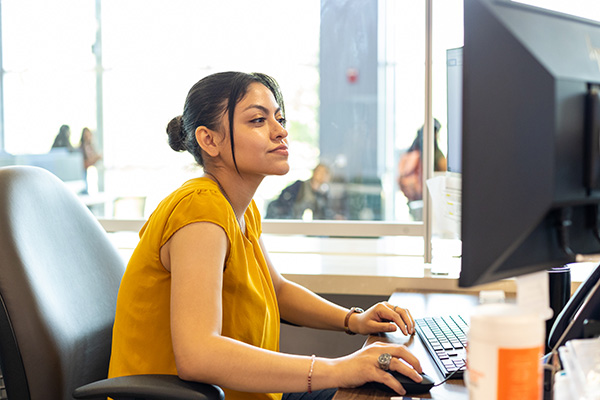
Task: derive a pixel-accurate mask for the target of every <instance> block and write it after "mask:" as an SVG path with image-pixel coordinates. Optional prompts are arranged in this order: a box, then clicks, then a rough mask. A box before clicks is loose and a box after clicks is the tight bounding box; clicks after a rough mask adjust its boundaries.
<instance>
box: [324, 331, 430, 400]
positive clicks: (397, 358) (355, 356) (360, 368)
mask: <svg viewBox="0 0 600 400" xmlns="http://www.w3.org/2000/svg"><path fill="white" fill-rule="evenodd" d="M384 353H389V354H391V355H392V361H391V362H390V366H389V369H390V370H394V371H397V372H400V373H401V374H403V375H406V376H408V377H409V378H410V379H412V380H414V381H415V382H421V381H422V380H423V378H422V377H421V375H420V374H422V373H423V369H422V368H421V364H420V363H419V360H418V359H417V358H416V357H415V356H414V355H413V354H412V353H411V352H410V351H409V350H408V349H407V348H406V346H403V345H395V344H389V343H382V342H376V343H373V344H371V345H369V346H366V347H364V348H362V349H360V350H358V351H356V352H354V353H352V354H350V355H348V356H345V357H341V358H337V359H335V360H334V361H335V362H336V364H337V365H336V368H335V369H336V373H339V375H338V378H339V381H340V383H339V387H343V388H355V387H358V386H361V385H364V384H365V383H367V382H380V383H383V384H385V385H387V386H389V387H390V388H392V389H393V390H395V391H396V392H397V393H398V394H400V395H404V394H406V391H405V390H404V388H403V387H402V385H401V384H400V383H399V382H398V381H397V380H396V378H394V377H393V376H392V375H391V374H389V373H387V372H386V371H385V370H383V369H381V368H380V367H379V362H378V358H379V356H380V355H382V354H384Z"/></svg>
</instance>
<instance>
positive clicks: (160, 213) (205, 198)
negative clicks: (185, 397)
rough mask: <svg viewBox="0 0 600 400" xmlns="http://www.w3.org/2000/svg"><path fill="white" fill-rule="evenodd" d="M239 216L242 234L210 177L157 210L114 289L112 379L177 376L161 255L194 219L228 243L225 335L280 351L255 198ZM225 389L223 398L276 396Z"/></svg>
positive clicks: (274, 396)
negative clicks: (205, 223) (243, 227)
mask: <svg viewBox="0 0 600 400" xmlns="http://www.w3.org/2000/svg"><path fill="white" fill-rule="evenodd" d="M244 218H245V221H246V235H244V234H243V233H242V232H241V230H240V228H239V225H238V223H237V221H236V218H235V214H234V213H233V209H232V208H231V206H230V205H229V203H228V202H227V200H226V199H225V197H224V196H223V195H222V194H221V192H220V191H219V188H218V186H217V185H216V184H215V183H214V182H213V181H211V180H210V179H207V178H197V179H192V180H190V181H188V182H186V183H185V184H184V185H183V186H182V187H180V188H179V189H178V190H176V191H175V192H173V193H172V194H171V195H169V196H168V197H167V198H165V199H164V200H163V201H162V202H161V203H160V204H159V205H158V207H157V209H156V210H155V211H154V213H153V214H152V215H151V216H150V218H149V220H148V221H147V222H146V224H145V225H144V227H143V228H142V230H141V231H140V242H139V244H138V246H137V248H136V249H135V251H134V252H133V255H132V256H131V259H130V261H129V264H128V265H127V270H126V272H125V275H124V276H123V280H122V282H121V287H120V289H119V295H118V300H117V312H116V316H115V325H114V329H113V343H112V354H111V360H110V368H109V377H115V376H126V375H135V374H174V375H175V374H177V368H176V366H175V358H174V355H173V348H172V344H171V331H170V320H169V307H170V289H171V274H170V273H169V272H168V271H167V270H165V269H164V268H163V266H162V264H161V262H160V256H159V251H160V248H161V247H162V246H163V245H164V244H165V243H166V242H167V241H168V240H169V238H170V237H171V236H172V235H173V234H174V233H175V232H176V231H177V230H178V229H181V228H182V227H183V226H185V225H187V224H190V223H193V222H199V221H208V222H212V223H215V224H217V225H219V226H221V227H222V228H223V229H224V231H225V233H226V234H227V238H228V239H229V243H230V251H229V254H228V255H227V259H226V262H225V270H224V272H223V296H222V301H223V331H222V334H223V335H224V336H228V337H231V338H234V339H237V340H240V341H242V342H245V343H248V344H251V345H254V346H257V347H261V348H263V349H268V350H273V351H279V308H278V304H277V299H276V296H275V290H274V288H273V282H272V280H271V276H270V273H269V270H268V267H267V264H266V261H265V258H264V255H263V253H262V251H261V249H260V246H259V241H258V240H259V237H260V233H261V222H260V214H259V212H258V208H257V207H256V204H255V203H254V201H253V202H252V203H251V205H250V207H248V210H247V211H246V213H245V215H244ZM198 268H202V260H199V262H198ZM223 390H224V391H225V396H226V398H227V399H228V400H236V399H257V400H258V399H261V400H262V399H280V398H281V394H261V393H239V392H235V391H232V390H228V389H227V388H223Z"/></svg>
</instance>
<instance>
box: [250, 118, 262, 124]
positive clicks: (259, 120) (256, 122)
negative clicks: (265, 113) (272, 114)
mask: <svg viewBox="0 0 600 400" xmlns="http://www.w3.org/2000/svg"><path fill="white" fill-rule="evenodd" d="M250 122H252V123H255V124H260V123H262V122H265V118H255V119H253V120H252V121H250Z"/></svg>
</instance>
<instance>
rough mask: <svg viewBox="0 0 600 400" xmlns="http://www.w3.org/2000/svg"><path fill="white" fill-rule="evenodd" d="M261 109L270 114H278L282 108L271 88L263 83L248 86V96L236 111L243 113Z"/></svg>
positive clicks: (242, 100) (240, 102) (241, 101)
mask: <svg viewBox="0 0 600 400" xmlns="http://www.w3.org/2000/svg"><path fill="white" fill-rule="evenodd" d="M261 107H262V108H266V109H267V110H268V111H269V112H276V111H277V110H279V108H280V107H279V104H278V103H277V101H276V100H275V96H274V95H273V93H272V92H271V91H270V90H269V88H267V87H266V86H265V85H263V84H262V83H258V82H254V83H252V84H250V86H248V91H247V92H246V95H245V96H244V97H243V98H242V99H241V100H240V101H239V102H238V104H237V105H236V111H240V112H243V111H245V110H246V109H248V108H261Z"/></svg>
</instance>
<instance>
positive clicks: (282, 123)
mask: <svg viewBox="0 0 600 400" xmlns="http://www.w3.org/2000/svg"><path fill="white" fill-rule="evenodd" d="M277 121H279V123H280V124H281V126H283V127H284V128H285V123H286V120H285V118H279V119H278V120H277Z"/></svg>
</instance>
